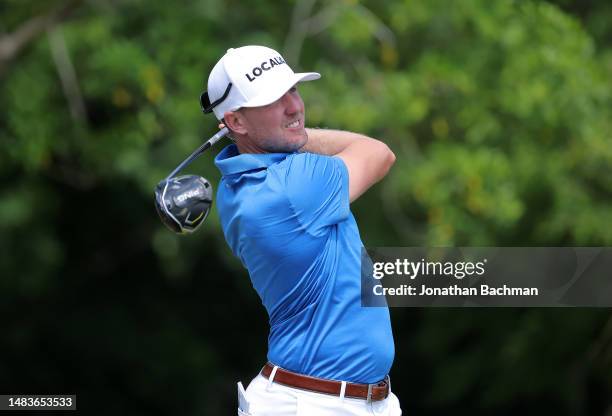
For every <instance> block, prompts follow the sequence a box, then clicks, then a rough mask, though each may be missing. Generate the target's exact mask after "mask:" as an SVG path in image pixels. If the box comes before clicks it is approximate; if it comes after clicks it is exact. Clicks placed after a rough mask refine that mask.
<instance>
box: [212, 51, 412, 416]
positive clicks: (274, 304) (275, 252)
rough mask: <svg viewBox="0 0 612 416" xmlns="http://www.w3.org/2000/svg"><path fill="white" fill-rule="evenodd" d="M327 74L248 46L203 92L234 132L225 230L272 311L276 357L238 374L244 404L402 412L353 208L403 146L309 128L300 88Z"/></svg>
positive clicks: (280, 410) (290, 411)
mask: <svg viewBox="0 0 612 416" xmlns="http://www.w3.org/2000/svg"><path fill="white" fill-rule="evenodd" d="M318 78H320V75H319V74H318V73H314V72H309V73H294V72H293V70H292V69H291V68H290V67H289V66H288V64H287V63H286V62H285V60H284V59H283V57H282V56H281V55H280V54H279V53H278V52H276V51H274V50H272V49H269V48H266V47H263V46H244V47H240V48H236V49H229V50H228V51H227V53H226V54H225V55H224V56H223V57H222V58H221V59H220V60H219V62H218V63H217V64H216V65H215V67H214V68H213V69H212V72H211V73H210V76H209V78H208V91H207V92H206V93H204V95H203V99H202V102H203V105H204V108H205V111H207V112H214V114H215V116H216V117H217V119H218V120H220V121H221V122H222V123H223V124H225V126H227V127H228V128H229V130H230V132H231V133H230V134H231V136H230V137H231V138H232V139H233V141H234V143H233V144H230V145H229V146H227V147H225V148H224V149H223V150H222V151H221V152H220V153H219V154H218V155H217V157H216V158H215V164H216V166H217V167H218V168H219V170H220V171H221V173H222V179H221V182H220V183H219V186H218V191H217V207H218V211H219V215H220V219H221V225H222V228H223V233H224V234H225V238H226V240H227V243H228V244H229V246H230V248H231V250H232V252H233V253H234V255H236V257H238V258H239V259H240V260H241V262H242V263H243V265H244V266H245V267H246V268H247V269H248V272H249V275H250V278H251V282H252V284H253V287H254V288H255V290H256V291H257V293H258V294H259V296H260V298H261V300H262V302H263V304H264V306H265V308H266V310H267V312H268V315H269V322H270V334H269V338H268V357H267V360H268V362H267V363H266V364H265V365H264V367H263V369H262V370H261V372H260V373H259V374H258V375H257V376H256V377H255V378H254V379H253V380H252V381H251V383H250V384H249V385H248V388H247V389H246V391H245V390H244V388H243V386H242V384H241V383H238V406H239V407H238V414H239V415H253V416H260V415H270V416H273V415H279V416H280V415H308V416H313V415H316V416H327V415H334V416H338V415H372V414H374V415H390V416H397V415H401V410H400V406H399V401H398V399H397V397H396V396H395V395H394V394H393V393H392V392H391V386H390V380H389V377H388V373H389V370H390V368H391V364H392V362H393V356H394V345H393V335H392V332H391V324H390V319H389V310H388V308H386V307H382V308H381V307H375V308H366V307H362V306H361V286H360V281H361V249H362V247H363V244H362V242H361V238H360V236H359V230H358V228H357V224H356V222H355V218H354V217H353V215H352V214H351V211H350V203H351V202H353V201H355V200H356V199H357V198H359V196H361V195H362V194H363V193H364V192H366V191H367V190H368V188H370V186H372V185H373V184H374V183H376V182H377V181H379V180H380V179H382V178H383V177H384V176H385V175H386V174H387V172H388V171H389V169H390V168H391V166H392V165H393V163H394V161H395V156H394V154H393V153H392V152H391V150H389V148H388V147H387V146H386V145H385V144H384V143H382V142H380V141H378V140H374V139H371V138H368V137H365V136H363V135H360V134H355V133H350V132H345V131H334V130H322V129H307V128H306V127H305V125H306V118H305V117H306V114H305V109H304V103H303V101H302V99H301V97H300V94H299V92H298V90H297V87H298V84H299V83H300V82H302V81H311V80H316V79H318Z"/></svg>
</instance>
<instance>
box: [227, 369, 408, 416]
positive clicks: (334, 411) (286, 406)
mask: <svg viewBox="0 0 612 416" xmlns="http://www.w3.org/2000/svg"><path fill="white" fill-rule="evenodd" d="M241 386H242V385H241V384H240V383H239V388H238V389H239V391H240V389H241ZM238 395H239V396H240V395H241V394H240V392H239V394H238ZM243 396H244V397H242V399H241V398H240V397H239V403H240V400H242V401H243V408H240V407H239V408H238V416H290V415H291V416H401V414H402V409H401V408H400V404H399V400H398V398H397V396H395V394H393V393H391V392H389V396H388V397H387V398H386V399H385V400H380V401H375V402H370V403H368V402H367V401H366V400H365V399H354V398H349V397H345V398H341V397H339V396H332V395H328V394H321V393H315V392H310V391H306V390H301V389H296V388H292V387H287V386H284V385H282V384H278V383H274V382H271V383H270V382H269V381H268V379H266V378H265V377H264V376H262V375H261V374H259V375H258V376H257V377H255V378H254V379H253V381H251V383H250V384H249V387H248V388H247V390H246V393H245V394H244V395H243ZM247 408H248V410H247Z"/></svg>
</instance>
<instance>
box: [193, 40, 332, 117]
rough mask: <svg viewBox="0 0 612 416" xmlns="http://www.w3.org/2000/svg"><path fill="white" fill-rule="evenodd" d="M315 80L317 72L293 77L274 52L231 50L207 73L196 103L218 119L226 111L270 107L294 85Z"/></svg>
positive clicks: (253, 48)
mask: <svg viewBox="0 0 612 416" xmlns="http://www.w3.org/2000/svg"><path fill="white" fill-rule="evenodd" d="M319 78H321V74H319V73H317V72H303V73H297V74H296V73H295V72H293V70H292V69H291V68H290V67H289V65H288V64H287V63H286V62H285V60H284V59H283V57H282V56H281V54H280V53H278V52H276V51H275V50H274V49H270V48H266V47H265V46H255V45H250V46H243V47H240V48H235V49H234V48H231V49H228V50H227V52H226V53H225V55H223V57H222V58H221V59H219V62H217V64H216V65H215V66H214V68H213V69H212V71H211V72H210V76H209V77H208V91H204V92H203V93H202V95H200V104H201V106H202V111H204V112H205V113H210V112H214V113H215V116H216V117H217V119H218V120H221V119H222V118H223V115H224V114H225V112H226V111H235V110H237V109H239V108H240V107H260V106H264V105H268V104H271V103H273V102H274V101H276V100H278V99H279V98H281V97H282V96H283V95H284V94H285V93H286V92H287V91H289V89H290V88H291V87H293V86H294V85H295V84H297V83H298V82H301V81H312V80H315V79H319Z"/></svg>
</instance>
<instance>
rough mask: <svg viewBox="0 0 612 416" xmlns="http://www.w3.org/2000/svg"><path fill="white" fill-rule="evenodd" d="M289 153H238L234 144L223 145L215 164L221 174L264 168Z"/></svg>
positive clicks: (282, 158)
mask: <svg viewBox="0 0 612 416" xmlns="http://www.w3.org/2000/svg"><path fill="white" fill-rule="evenodd" d="M289 154H290V153H242V154H241V153H240V152H239V151H238V147H236V145H235V144H230V145H228V146H225V148H223V150H221V151H220V152H219V154H218V155H217V156H216V157H215V165H216V166H217V168H218V169H219V170H220V171H221V174H222V175H223V176H226V175H233V174H235V173H242V172H248V171H250V170H255V169H265V168H267V167H268V166H270V165H273V164H275V163H278V162H280V161H282V160H284V159H285V158H286V157H287V156H288V155H289Z"/></svg>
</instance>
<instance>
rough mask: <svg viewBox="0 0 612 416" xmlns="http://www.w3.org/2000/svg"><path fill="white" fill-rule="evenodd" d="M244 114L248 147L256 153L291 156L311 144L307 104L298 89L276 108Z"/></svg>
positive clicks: (249, 110)
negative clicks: (306, 114) (306, 127)
mask: <svg viewBox="0 0 612 416" xmlns="http://www.w3.org/2000/svg"><path fill="white" fill-rule="evenodd" d="M240 113H241V114H242V115H243V120H244V127H245V128H246V129H247V135H248V141H249V143H248V147H249V148H250V149H251V151H253V152H254V153H290V152H294V151H296V150H298V149H300V148H301V147H302V146H304V145H305V144H306V142H307V141H308V135H307V134H306V130H305V129H304V123H305V121H304V118H305V110H304V102H303V101H302V97H300V94H299V92H298V91H297V88H296V87H295V86H293V87H292V88H291V89H290V90H289V91H287V92H286V93H285V95H283V96H282V97H281V98H279V99H278V100H276V101H275V102H273V103H272V104H268V105H266V106H263V107H251V108H248V107H244V108H242V109H241V110H240ZM244 144H245V145H246V144H247V143H244Z"/></svg>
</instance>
